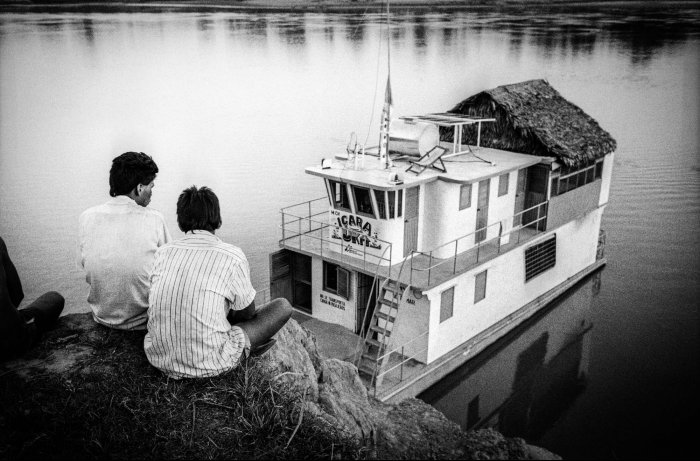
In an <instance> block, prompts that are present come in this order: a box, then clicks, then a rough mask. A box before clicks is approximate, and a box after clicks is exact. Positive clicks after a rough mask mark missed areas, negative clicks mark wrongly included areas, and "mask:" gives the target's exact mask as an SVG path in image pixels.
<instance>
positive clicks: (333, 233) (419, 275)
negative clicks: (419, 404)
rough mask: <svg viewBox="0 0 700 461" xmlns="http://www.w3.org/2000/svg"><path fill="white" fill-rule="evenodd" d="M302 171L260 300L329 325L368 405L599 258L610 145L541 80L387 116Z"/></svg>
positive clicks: (485, 337) (449, 359)
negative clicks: (302, 193) (364, 142)
mask: <svg viewBox="0 0 700 461" xmlns="http://www.w3.org/2000/svg"><path fill="white" fill-rule="evenodd" d="M389 126H390V128H389V129H388V130H387V132H385V133H384V137H382V138H380V148H379V150H378V152H377V153H375V154H374V155H372V153H370V152H363V150H362V149H360V148H357V147H356V146H350V147H349V148H348V149H346V152H343V153H342V154H340V155H336V156H333V157H330V158H325V159H323V160H322V161H321V163H320V164H318V165H314V166H310V167H308V168H306V170H305V171H306V173H308V174H310V175H313V176H316V177H318V178H320V180H322V181H323V182H324V184H325V189H326V192H327V194H326V196H324V197H321V198H318V199H315V200H310V201H306V202H303V203H300V204H297V205H293V206H289V207H286V208H283V209H282V210H281V231H282V235H281V240H280V242H279V243H280V247H281V249H280V250H279V251H277V252H275V253H273V254H272V255H271V256H270V295H271V297H273V298H274V297H284V298H286V299H288V300H289V301H290V303H291V304H292V305H293V306H294V307H295V308H296V309H297V310H299V311H301V312H303V313H305V314H307V315H309V316H311V317H313V318H315V319H318V320H321V321H323V322H327V323H331V324H336V325H339V326H341V327H343V331H345V332H347V335H342V337H341V335H339V336H338V341H346V342H347V341H350V342H352V341H356V343H357V347H356V348H355V349H353V351H354V352H353V355H352V356H351V357H344V358H346V359H349V360H353V361H354V362H355V364H356V365H357V367H358V370H359V371H360V373H361V376H362V377H363V379H364V380H365V381H366V384H367V386H368V388H369V389H370V390H371V391H372V392H373V393H374V395H375V396H376V397H377V398H379V399H380V400H383V401H398V400H401V399H403V398H406V397H413V396H415V395H417V394H418V393H420V392H421V391H423V390H425V389H427V388H428V387H430V386H431V385H432V384H434V383H435V382H437V381H438V380H440V379H441V378H442V377H444V376H445V375H447V374H448V373H450V372H451V371H453V370H454V369H456V368H457V367H458V366H460V365H461V364H463V363H464V362H466V361H467V360H469V359H470V358H472V357H474V356H475V355H476V354H478V353H479V352H480V351H481V350H483V349H484V348H485V347H487V346H488V345H490V344H492V343H493V342H494V341H496V340H497V339H498V338H500V337H502V336H503V335H505V334H506V333H507V332H509V331H510V330H512V329H513V328H515V327H516V326H517V325H518V324H520V323H522V322H523V321H524V320H526V319H527V318H528V317H530V316H532V315H533V314H534V313H535V312H537V311H538V310H539V309H541V308H542V307H544V306H546V305H547V304H548V303H550V302H551V301H552V300H554V299H555V298H556V297H558V296H559V295H561V294H562V293H564V292H565V291H566V290H567V289H569V288H571V287H572V286H573V285H574V284H575V283H576V282H578V281H579V280H581V279H582V278H583V277H585V276H586V275H588V274H590V273H592V272H593V271H595V270H596V269H598V268H600V267H601V266H602V265H604V264H605V259H604V256H603V251H602V250H603V244H604V234H603V233H602V231H601V218H602V214H603V211H604V209H605V206H606V204H607V202H608V193H609V189H610V180H611V173H612V166H613V151H614V150H615V141H614V140H613V139H612V137H611V136H610V135H609V134H608V133H607V132H606V131H604V130H603V129H602V128H601V127H600V126H599V125H598V123H597V122H595V120H593V119H592V118H591V117H589V116H588V115H586V114H585V113H584V112H583V111H582V110H581V109H580V108H579V107H577V106H576V105H574V104H572V103H571V102H569V101H567V100H566V99H564V98H563V97H562V96H561V95H560V94H559V93H558V92H557V91H556V90H555V89H554V88H552V87H551V86H550V85H549V84H548V83H547V82H545V81H544V80H531V81H526V82H521V83H517V84H512V85H505V86H500V87H497V88H494V89H490V90H487V91H483V92H481V93H478V94H476V95H474V96H471V97H470V98H468V99H466V100H464V101H462V102H461V103H459V104H458V105H457V106H455V107H454V108H453V109H451V110H449V111H447V112H444V113H433V114H425V115H415V116H405V117H400V118H398V119H396V120H394V121H392V122H391V124H390V125H389Z"/></svg>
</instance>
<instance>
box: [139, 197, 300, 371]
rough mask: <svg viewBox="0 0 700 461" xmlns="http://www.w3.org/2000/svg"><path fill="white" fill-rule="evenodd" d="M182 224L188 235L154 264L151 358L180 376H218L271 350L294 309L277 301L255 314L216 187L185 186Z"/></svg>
mask: <svg viewBox="0 0 700 461" xmlns="http://www.w3.org/2000/svg"><path fill="white" fill-rule="evenodd" d="M177 223H178V226H179V227H180V230H182V231H183V232H185V237H184V238H182V239H180V240H176V241H175V242H173V243H170V244H168V245H165V246H163V247H162V248H159V249H158V251H157V252H156V260H155V263H154V264H153V274H152V275H151V295H150V298H149V308H148V333H146V337H145V338H144V349H145V351H146V357H147V358H148V360H149V362H151V364H152V365H153V366H155V367H156V368H158V369H160V370H161V371H163V372H164V373H166V374H167V375H168V376H171V377H173V378H196V377H207V376H216V375H219V374H221V373H224V372H227V371H229V370H232V369H233V368H235V367H236V366H237V365H238V363H239V362H240V360H241V359H242V358H244V357H245V356H246V355H247V354H248V353H249V352H250V353H251V354H252V355H259V354H262V353H263V352H265V351H266V350H268V349H269V348H270V347H271V346H272V345H273V344H274V341H275V340H274V339H270V338H271V337H272V336H273V335H274V334H275V333H277V331H278V330H279V329H280V328H282V327H283V326H284V324H285V323H286V322H287V320H289V318H290V317H291V315H292V307H291V306H290V305H289V303H288V302H287V301H286V300H285V299H275V300H273V301H272V302H270V303H268V304H266V305H264V306H262V307H261V308H260V309H258V310H256V309H255V301H254V300H255V290H254V289H253V286H252V284H251V282H250V268H249V266H248V260H247V259H246V257H245V255H244V254H243V252H242V251H241V249H240V248H238V247H235V246H233V245H231V244H228V243H224V242H223V241H222V240H221V239H220V238H218V237H217V236H216V235H214V233H215V231H216V229H218V228H219V227H221V214H220V209H219V199H218V198H217V197H216V195H215V194H214V192H212V191H211V189H209V188H207V187H202V188H201V189H197V188H196V187H195V186H192V187H190V188H189V189H186V190H185V191H184V192H183V193H182V194H181V195H180V198H179V199H178V201H177ZM251 349H252V352H251Z"/></svg>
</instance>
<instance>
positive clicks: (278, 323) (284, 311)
mask: <svg viewBox="0 0 700 461" xmlns="http://www.w3.org/2000/svg"><path fill="white" fill-rule="evenodd" d="M291 316H292V306H291V305H290V304H289V301H287V300H286V299H284V298H277V299H273V300H272V301H270V302H269V303H267V304H264V305H263V306H261V307H260V309H258V310H257V311H256V315H255V317H254V318H252V319H250V320H245V321H243V322H239V323H236V326H239V327H241V328H242V329H243V331H245V333H246V335H248V339H249V340H250V345H251V348H252V350H253V352H255V348H256V347H259V346H261V345H263V344H265V343H267V342H268V341H269V340H270V338H271V337H272V336H273V335H274V334H275V333H277V332H278V331H279V330H280V329H281V328H282V327H283V326H284V324H285V323H287V321H288V320H289V318H290V317H291Z"/></svg>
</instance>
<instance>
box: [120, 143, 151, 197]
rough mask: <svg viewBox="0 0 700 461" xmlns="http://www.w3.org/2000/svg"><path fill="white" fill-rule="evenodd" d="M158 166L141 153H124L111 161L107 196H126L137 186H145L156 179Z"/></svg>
mask: <svg viewBox="0 0 700 461" xmlns="http://www.w3.org/2000/svg"><path fill="white" fill-rule="evenodd" d="M157 173H158V165H156V162H154V161H153V159H152V158H151V157H150V156H148V155H146V154H144V153H143V152H125V153H123V154H122V155H120V156H119V157H117V158H115V159H114V160H112V168H111V169H110V170H109V195H110V196H111V197H116V196H117V195H128V194H129V192H131V191H132V190H134V187H136V185H137V184H143V185H146V184H148V183H150V182H151V181H153V180H154V179H155V178H156V174H157Z"/></svg>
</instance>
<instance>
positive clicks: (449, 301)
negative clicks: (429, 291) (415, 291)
mask: <svg viewBox="0 0 700 461" xmlns="http://www.w3.org/2000/svg"><path fill="white" fill-rule="evenodd" d="M454 300H455V287H450V288H448V289H447V290H445V291H443V292H442V293H440V323H442V322H444V321H445V320H447V319H449V318H450V317H452V314H453V311H454Z"/></svg>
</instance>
